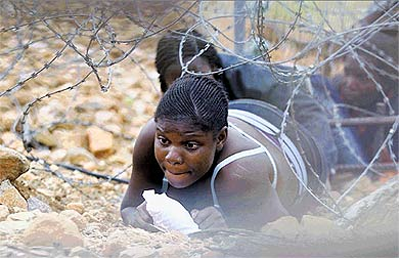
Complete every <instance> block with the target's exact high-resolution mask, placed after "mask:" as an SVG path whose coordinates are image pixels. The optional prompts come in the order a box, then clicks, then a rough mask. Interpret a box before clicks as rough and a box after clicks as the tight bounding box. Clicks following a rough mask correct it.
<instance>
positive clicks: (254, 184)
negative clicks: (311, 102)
mask: <svg viewBox="0 0 400 258" xmlns="http://www.w3.org/2000/svg"><path fill="white" fill-rule="evenodd" d="M265 111H268V112H265ZM263 114H264V115H265V114H269V116H270V117H269V118H270V120H271V121H272V122H269V121H267V120H266V119H264V118H262V117H261V116H260V115H263ZM281 119H282V113H281V112H280V111H279V110H277V109H276V108H273V107H271V106H270V105H268V104H267V103H264V102H261V101H257V100H238V101H236V102H235V101H234V102H232V103H230V104H229V111H228V98H227V94H226V91H225V90H224V89H223V87H222V85H221V84H220V83H219V82H217V81H216V80H214V79H211V78H208V77H205V76H193V75H186V76H184V77H181V78H179V79H177V80H176V81H175V82H173V83H172V85H171V87H170V88H169V90H168V91H166V93H165V94H164V96H163V97H162V98H161V100H160V102H159V104H158V106H157V109H156V112H155V116H154V118H153V119H151V120H150V121H149V122H148V123H147V124H146V125H145V126H144V127H143V128H142V130H141V132H140V134H139V136H138V138H137V140H136V142H135V147H134V151H133V170H132V175H131V179H130V182H129V186H128V189H127V191H126V193H125V196H124V198H123V201H122V204H121V216H122V219H123V221H124V222H125V223H126V224H128V225H132V226H135V227H140V228H144V229H149V228H151V224H152V219H151V216H150V215H149V214H148V213H147V212H146V208H145V204H144V203H143V201H144V199H143V197H142V193H143V191H144V190H148V189H154V190H155V191H156V192H157V193H162V192H164V193H166V194H167V195H168V196H169V197H170V198H173V199H175V200H177V201H179V202H180V203H181V204H182V205H183V206H184V207H185V208H186V209H187V210H188V211H190V213H191V215H192V217H193V219H194V221H195V222H196V223H197V224H198V225H199V227H200V229H210V228H220V227H227V226H228V227H237V228H246V229H259V228H260V226H262V225H264V224H265V223H267V222H269V221H273V220H276V219H277V218H279V217H281V216H285V215H289V214H291V215H294V216H301V215H302V214H303V213H304V212H305V211H306V210H308V209H309V208H311V207H312V205H314V203H313V200H311V198H310V193H309V190H311V191H312V192H314V193H317V192H318V191H320V186H321V185H320V184H321V183H322V182H323V181H324V180H325V179H326V173H327V168H326V166H325V158H324V157H323V156H322V155H321V153H320V151H319V148H318V146H316V145H315V143H314V142H313V140H312V138H311V137H309V135H308V134H307V132H306V131H305V130H304V129H302V128H301V126H300V127H299V126H296V127H292V126H293V124H292V123H294V122H293V121H289V124H288V127H289V130H288V132H293V133H295V134H296V135H297V137H299V138H298V139H300V141H301V144H299V142H297V140H296V141H292V140H291V139H290V138H289V137H287V136H285V135H282V136H281V137H279V136H280V135H279V128H278V127H276V126H275V125H274V124H278V125H279V124H280V122H281ZM290 128H292V129H294V128H295V129H294V130H293V131H291V130H290ZM298 129H300V130H298ZM300 153H303V155H302V154H300ZM304 153H307V154H306V155H304ZM307 188H308V189H307Z"/></svg>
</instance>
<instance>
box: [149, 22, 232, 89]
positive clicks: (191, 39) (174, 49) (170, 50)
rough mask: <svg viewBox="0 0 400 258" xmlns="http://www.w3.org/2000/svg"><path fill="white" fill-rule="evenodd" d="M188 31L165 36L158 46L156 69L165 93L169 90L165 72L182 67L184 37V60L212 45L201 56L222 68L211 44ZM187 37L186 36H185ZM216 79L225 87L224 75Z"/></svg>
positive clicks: (196, 33)
mask: <svg viewBox="0 0 400 258" xmlns="http://www.w3.org/2000/svg"><path fill="white" fill-rule="evenodd" d="M186 32H187V29H180V30H177V31H172V32H169V33H167V34H166V35H164V36H163V37H162V38H161V39H160V41H159V42H158V45H157V54H156V68H157V72H158V73H159V74H160V76H159V80H160V84H161V91H162V92H163V93H165V92H166V91H167V89H168V85H167V84H166V82H165V72H166V70H167V68H168V67H169V66H171V65H176V66H179V67H180V63H179V45H180V42H181V40H182V38H183V37H186V40H185V42H184V44H183V48H182V55H183V56H182V58H183V59H185V58H192V57H193V56H195V55H197V54H198V53H199V52H200V51H201V50H202V49H205V48H206V45H207V44H210V46H209V47H208V49H207V50H206V51H204V53H202V54H201V57H202V58H204V59H205V60H207V62H208V63H209V64H210V65H211V66H213V67H214V68H216V69H220V68H222V63H221V59H220V58H219V57H218V53H217V51H216V50H215V48H214V46H213V45H212V44H211V43H208V42H207V41H206V40H205V39H204V37H203V35H202V34H200V33H199V32H197V31H195V30H193V31H191V32H189V33H187V34H186ZM185 35H186V36H185ZM214 79H216V80H217V81H219V82H221V83H223V85H224V87H225V83H226V79H225V78H224V75H223V73H222V72H221V73H220V74H214Z"/></svg>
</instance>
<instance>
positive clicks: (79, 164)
mask: <svg viewBox="0 0 400 258" xmlns="http://www.w3.org/2000/svg"><path fill="white" fill-rule="evenodd" d="M43 33H44V32H43ZM34 35H36V34H34ZM2 36H3V38H2V43H0V44H1V46H2V49H5V51H3V52H1V53H2V54H3V55H2V57H1V58H2V60H1V61H2V62H1V64H0V65H1V69H0V70H2V71H5V70H7V69H8V67H9V65H10V64H11V63H13V60H15V59H18V58H19V59H18V62H17V64H16V65H15V66H13V69H12V70H11V72H10V73H9V74H8V76H6V77H5V78H3V79H2V80H0V92H1V91H4V90H6V89H9V88H10V87H12V86H13V85H15V84H16V83H17V82H18V81H19V80H20V78H28V77H30V74H31V73H32V72H33V71H38V70H40V69H41V67H43V65H44V63H45V62H46V61H48V60H50V59H51V58H52V57H54V56H55V54H56V51H57V50H58V49H60V48H61V47H62V46H63V43H62V42H56V43H54V42H49V41H45V40H43V41H38V43H32V44H30V45H29V48H27V49H26V51H25V52H24V53H23V58H22V57H18V55H17V53H18V52H17V53H15V52H13V51H12V48H11V47H10V46H16V45H18V41H17V37H15V36H14V35H12V34H7V33H3V34H2ZM41 36H43V34H41ZM5 42H6V43H5ZM31 42H33V40H31ZM87 42H88V40H87V39H84V38H78V39H77V40H76V41H75V42H74V43H75V44H76V45H77V46H78V47H79V48H81V49H85V47H86V46H87ZM154 42H155V41H154V40H153V39H150V40H149V41H148V42H146V44H141V45H140V46H139V47H138V48H137V49H136V50H135V51H134V52H133V53H132V55H131V57H132V58H131V59H128V58H127V59H126V60H125V61H124V62H122V63H121V64H119V65H116V66H115V67H113V69H112V82H111V84H110V86H111V87H110V90H109V91H108V92H106V93H103V92H102V91H101V90H100V87H99V84H98V82H97V81H96V78H95V76H90V77H89V78H88V79H87V80H86V81H85V82H84V83H82V84H80V85H79V86H78V87H74V89H73V90H68V91H62V92H60V93H54V94H51V95H50V96H49V97H46V98H43V99H42V97H43V96H46V94H48V93H51V92H55V91H57V90H60V89H65V88H67V87H70V86H72V85H74V84H75V83H77V81H80V80H81V79H82V78H83V77H84V75H85V74H86V72H88V71H90V69H88V67H87V65H86V64H85V63H84V62H82V60H80V61H79V60H78V61H77V58H76V53H74V52H73V51H71V50H66V51H65V52H64V53H63V55H62V56H61V57H60V58H58V59H57V60H56V62H54V63H52V65H51V66H50V69H48V70H46V71H44V72H43V73H41V74H40V76H37V77H32V78H30V79H29V80H28V81H27V82H26V83H25V84H24V86H23V87H20V88H18V90H15V91H13V92H12V93H11V94H8V95H5V96H2V97H0V113H1V116H0V144H1V147H0V182H1V185H0V204H1V205H0V257H223V256H226V257H235V256H237V257H244V256H246V253H245V250H248V249H246V248H243V249H242V250H240V248H239V250H237V249H234V248H233V247H232V246H230V245H229V244H227V243H229V241H228V242H226V241H225V240H224V239H226V238H218V239H223V240H220V241H218V239H214V238H213V235H214V236H215V237H220V236H221V235H224V234H225V236H227V237H228V238H230V239H235V237H236V238H237V237H238V236H251V235H252V234H253V233H252V232H244V231H238V232H236V233H235V231H232V232H233V233H232V232H230V233H227V232H219V233H215V232H214V233H210V234H209V235H207V233H204V234H200V235H198V236H197V237H196V236H192V237H188V236H185V235H183V234H181V233H179V232H167V233H148V232H146V231H143V230H140V229H135V228H130V227H126V226H124V225H123V224H122V221H121V219H120V215H119V205H120V202H121V200H122V197H123V194H124V192H125V190H126V187H127V185H126V184H125V183H123V182H117V181H115V180H111V178H113V177H116V178H119V179H121V180H128V179H129V177H130V169H131V168H130V165H131V153H132V148H133V144H134V140H135V137H136V136H137V135H138V133H139V130H140V126H142V125H143V124H144V123H145V122H146V121H147V120H148V119H149V118H150V117H151V116H152V114H153V112H154V109H155V105H156V103H157V101H158V99H159V93H158V90H156V89H158V87H159V84H158V74H157V73H156V71H155V68H154V57H155V54H154V53H155V44H154ZM4 53H7V54H6V55H4ZM110 55H111V56H112V57H113V58H118V57H119V56H120V55H121V53H118V52H112V53H110ZM138 64H140V65H138ZM109 74H110V71H109V70H107V69H103V70H102V69H99V75H100V76H101V77H102V78H103V79H104V80H106V78H107V76H108V75H109ZM104 80H103V81H104ZM38 98H40V99H41V101H37V102H32V101H36V100H38ZM30 102H31V103H33V105H32V108H31V109H29V110H28V111H29V112H28V113H29V114H28V116H27V118H26V121H27V122H26V123H22V121H23V120H24V117H23V116H22V115H23V113H24V111H25V112H26V111H27V110H26V107H27V104H29V103H30ZM23 133H25V136H26V139H27V140H28V142H29V144H30V145H31V146H32V147H33V148H32V150H31V151H30V152H29V153H28V152H27V150H26V149H25V148H24V146H23V142H22V140H21V138H20V137H21V134H23ZM66 166H69V167H66ZM82 169H83V172H85V171H86V172H93V173H96V174H97V175H101V176H103V177H106V178H97V177H95V176H91V175H87V174H85V173H83V172H82ZM79 170H81V171H79ZM356 176H357V175H351V174H349V175H336V176H334V177H333V178H332V189H331V195H332V197H334V198H338V197H339V196H340V194H341V193H342V192H343V191H344V190H345V189H346V187H348V186H349V184H350V183H351V181H352V180H354V178H355V177H356ZM392 176H393V175H390V177H392ZM107 177H108V178H107ZM387 179H389V177H388V178H386V179H383V180H381V181H380V180H374V181H372V180H371V179H369V178H368V177H365V178H363V179H362V180H361V182H360V183H359V184H358V185H357V187H356V189H354V190H353V191H352V192H351V193H350V194H349V195H348V196H346V198H345V199H344V200H343V202H342V206H343V208H344V209H345V210H346V207H349V206H350V205H352V204H354V203H356V202H357V201H358V200H361V199H362V198H363V197H365V196H369V195H370V194H371V193H372V192H374V191H375V190H376V189H379V188H380V187H381V186H382V185H384V184H385V181H387ZM397 188H398V183H397ZM396 200H397V203H398V195H397V199H396V196H394V202H396ZM383 210H384V208H383ZM394 213H395V212H394ZM397 214H398V210H397ZM376 218H381V217H380V216H376ZM391 219H392V218H391ZM397 223H398V220H397ZM363 225H364V224H362V226H363ZM362 226H360V227H362ZM349 228H351V225H350V227H349V225H348V224H346V223H343V222H342V223H340V221H339V220H337V218H336V217H334V216H333V215H332V214H330V213H329V212H326V211H324V210H319V211H317V212H316V213H314V214H310V215H308V216H306V217H305V218H304V219H303V220H302V221H301V222H300V223H299V222H298V221H297V220H295V219H294V218H292V217H285V218H282V219H281V220H278V221H277V222H274V223H271V224H269V225H266V226H265V227H263V229H262V232H263V234H264V235H262V236H263V237H265V236H266V235H267V236H270V237H272V238H274V237H275V238H274V239H275V241H276V239H278V240H279V239H281V240H282V241H289V242H290V241H297V240H299V239H303V240H304V239H305V241H310V242H312V241H315V239H317V238H318V239H323V240H326V241H328V240H329V239H340V238H345V237H344V236H348V235H353V234H354V231H353V230H352V229H349ZM397 232H398V231H397ZM232 234H233V236H232ZM258 234H259V233H257V234H256V233H254V235H253V236H254V237H256V236H259V237H260V238H258V239H264V238H262V237H261V236H260V235H258ZM270 240H271V239H270ZM266 241H269V240H266ZM271 241H272V240H271ZM237 243H243V242H240V241H238V242H237ZM280 243H281V242H280ZM277 245H279V243H277ZM252 248H253V249H254V250H256V249H257V245H255V246H253V247H252ZM232 250H236V251H232ZM241 251H242V252H241ZM249 253H251V252H249ZM263 254H264V255H267V254H265V253H263ZM254 255H260V253H257V252H256V253H254ZM250 256H252V255H250Z"/></svg>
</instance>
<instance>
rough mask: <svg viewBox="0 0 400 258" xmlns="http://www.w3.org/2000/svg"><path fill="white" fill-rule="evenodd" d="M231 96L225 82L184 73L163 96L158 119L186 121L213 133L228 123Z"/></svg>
mask: <svg viewBox="0 0 400 258" xmlns="http://www.w3.org/2000/svg"><path fill="white" fill-rule="evenodd" d="M227 117H228V98H227V95H226V92H225V90H224V88H223V87H222V85H221V84H220V83H219V82H217V81H216V80H214V79H212V78H209V77H206V76H194V75H185V76H183V77H181V78H178V79H177V80H175V81H174V82H173V83H172V85H171V87H170V88H169V90H168V91H167V92H166V93H165V94H164V96H163V97H162V98H161V100H160V103H159V104H158V106H157V109H156V113H155V116H154V119H155V121H156V122H157V121H158V120H159V119H167V120H171V121H174V122H175V121H176V122H182V121H184V122H185V123H187V124H190V125H192V126H193V127H194V128H196V129H197V128H198V129H200V130H201V131H204V132H210V131H212V132H213V135H214V137H216V135H217V133H218V132H219V131H220V130H221V129H222V128H223V127H224V126H227V125H228V121H227Z"/></svg>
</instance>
